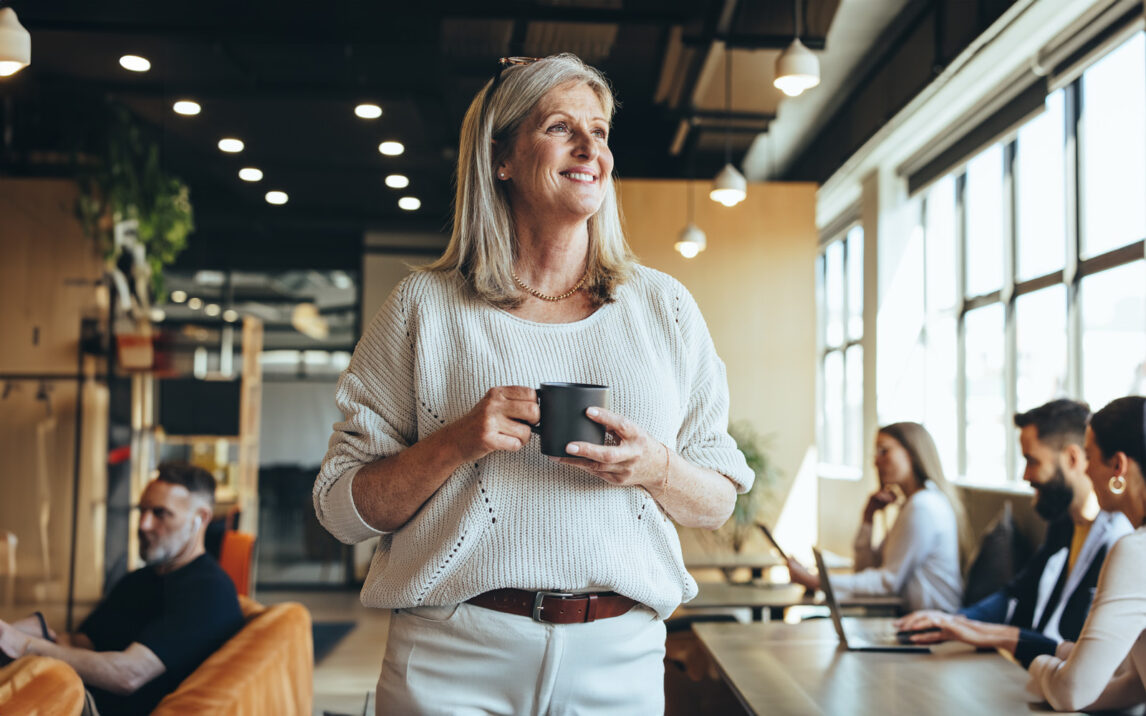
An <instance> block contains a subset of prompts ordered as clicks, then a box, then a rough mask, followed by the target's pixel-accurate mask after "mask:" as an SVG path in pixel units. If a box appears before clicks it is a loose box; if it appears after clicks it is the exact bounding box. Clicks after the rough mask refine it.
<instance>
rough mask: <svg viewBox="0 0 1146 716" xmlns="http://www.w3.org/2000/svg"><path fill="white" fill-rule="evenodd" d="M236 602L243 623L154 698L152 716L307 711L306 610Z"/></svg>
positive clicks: (310, 655)
mask: <svg viewBox="0 0 1146 716" xmlns="http://www.w3.org/2000/svg"><path fill="white" fill-rule="evenodd" d="M241 606H242V607H243V613H244V615H249V616H248V620H247V624H246V626H244V627H243V629H242V630H241V631H240V632H239V633H238V634H236V635H235V636H233V637H231V639H230V641H228V642H227V643H226V644H224V645H223V646H222V647H220V648H219V650H218V651H216V652H215V653H214V654H212V655H211V656H210V657H209V658H208V659H207V660H206V661H204V662H203V663H202V664H200V665H199V668H198V669H196V670H195V671H194V673H192V674H191V675H190V676H188V677H187V679H186V680H184V681H183V683H182V684H180V685H179V688H178V689H176V690H175V691H174V692H173V693H171V694H168V695H167V697H165V698H164V699H163V700H162V701H160V702H159V705H158V706H157V707H156V708H155V711H153V712H152V715H153V716H176V715H178V716H184V715H185V714H211V715H212V716H261V715H262V714H275V715H276V716H310V714H311V709H312V702H313V700H314V646H313V644H312V642H311V638H312V637H311V629H310V612H308V611H307V610H306V607H304V606H302V605H301V604H297V603H295V602H286V603H283V604H276V605H274V606H271V607H267V608H263V609H261V610H260V609H259V607H260V606H261V605H259V604H258V603H257V602H254V601H252V600H241Z"/></svg>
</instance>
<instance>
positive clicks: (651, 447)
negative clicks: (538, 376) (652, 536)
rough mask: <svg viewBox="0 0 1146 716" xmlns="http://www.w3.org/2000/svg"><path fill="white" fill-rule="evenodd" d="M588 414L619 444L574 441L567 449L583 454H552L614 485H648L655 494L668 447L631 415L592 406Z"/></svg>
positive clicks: (556, 460) (666, 457) (665, 463)
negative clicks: (565, 455) (629, 417)
mask: <svg viewBox="0 0 1146 716" xmlns="http://www.w3.org/2000/svg"><path fill="white" fill-rule="evenodd" d="M585 414H586V415H588V416H589V418H590V419H591V420H593V421H595V422H598V423H600V424H601V425H604V426H605V428H606V429H607V430H608V431H609V432H610V433H612V434H613V437H614V439H615V441H616V444H615V445H594V444H593V443H585V442H572V443H569V445H567V446H566V447H565V452H567V453H569V454H571V455H574V454H575V455H578V456H579V457H551V458H550V459H551V460H553V461H554V462H559V463H561V464H562V465H570V466H572V467H576V468H579V469H581V470H584V471H585V472H588V473H589V474H591V475H596V476H597V477H599V478H601V479H602V480H605V481H606V482H611V483H613V484H614V485H628V486H635V487H644V488H645V489H646V490H648V491H649V492H650V493H651V494H652V495H653V496H654V497H655V496H656V494H657V491H658V490H659V489H660V487H661V486H662V485H663V484H664V482H665V475H666V468H667V466H668V456H669V453H668V447H666V446H665V445H663V444H662V443H661V442H660V441H658V440H657V439H656V438H654V437H653V436H651V435H649V434H648V433H647V432H645V431H644V430H643V429H642V428H641V427H640V426H639V425H637V424H636V423H634V422H633V421H632V420H629V419H628V418H626V417H624V416H622V415H618V414H617V413H614V412H612V411H609V410H605V409H604V408H589V409H588V410H586V411H585Z"/></svg>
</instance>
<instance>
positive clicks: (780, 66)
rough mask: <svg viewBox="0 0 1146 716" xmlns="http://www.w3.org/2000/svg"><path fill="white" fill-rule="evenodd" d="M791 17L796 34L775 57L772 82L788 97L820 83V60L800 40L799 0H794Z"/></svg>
mask: <svg viewBox="0 0 1146 716" xmlns="http://www.w3.org/2000/svg"><path fill="white" fill-rule="evenodd" d="M792 17H793V22H794V24H795V26H796V36H795V37H794V38H792V44H791V45H788V48H787V49H786V50H784V51H783V52H781V53H780V56H779V57H777V58H776V79H774V80H773V81H772V84H773V85H775V87H776V89H778V90H780V91H781V92H783V93H784V94H786V95H788V96H789V97H798V96H799V95H801V94H802V93H803V92H804V90H809V89H812V88H813V87H815V86H816V85H818V84H820V60H819V58H817V57H816V56H815V55H814V54H812V51H811V50H809V49H808V48H807V47H805V46H804V43H802V42H800V0H794V3H793V8H792Z"/></svg>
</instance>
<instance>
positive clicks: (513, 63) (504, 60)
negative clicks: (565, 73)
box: [482, 56, 544, 115]
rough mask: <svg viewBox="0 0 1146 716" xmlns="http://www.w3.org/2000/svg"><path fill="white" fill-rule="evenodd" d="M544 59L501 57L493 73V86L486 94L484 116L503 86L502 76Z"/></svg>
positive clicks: (483, 103) (483, 108)
mask: <svg viewBox="0 0 1146 716" xmlns="http://www.w3.org/2000/svg"><path fill="white" fill-rule="evenodd" d="M541 59H544V58H542V57H521V56H514V57H501V58H499V59H498V61H497V69H496V70H494V73H493V84H491V85H490V86H489V91H488V92H486V93H485V99H484V100H483V101H482V115H484V114H485V113H486V111H487V110H488V109H489V100H490V97H493V93H494V92H496V91H497V87H498V85H500V84H501V76H502V74H503V73H504V72H505V71H506V70H508V69H509V68H510V67H524V66H525V65H532V64H533V63H534V62H537V61H538V60H541Z"/></svg>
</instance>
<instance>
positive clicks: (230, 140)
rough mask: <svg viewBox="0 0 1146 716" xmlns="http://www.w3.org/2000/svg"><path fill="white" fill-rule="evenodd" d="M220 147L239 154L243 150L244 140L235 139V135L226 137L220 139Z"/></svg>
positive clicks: (230, 152)
mask: <svg viewBox="0 0 1146 716" xmlns="http://www.w3.org/2000/svg"><path fill="white" fill-rule="evenodd" d="M219 149H222V150H223V151H224V152H227V153H228V154H237V153H238V152H241V151H243V140H241V139H235V138H234V137H224V138H223V139H220V140H219Z"/></svg>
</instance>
